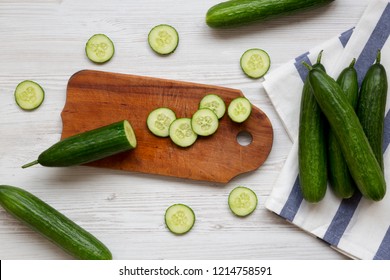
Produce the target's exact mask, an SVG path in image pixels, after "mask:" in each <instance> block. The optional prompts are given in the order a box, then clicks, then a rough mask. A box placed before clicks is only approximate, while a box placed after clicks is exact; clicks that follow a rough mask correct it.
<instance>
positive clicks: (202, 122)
mask: <svg viewBox="0 0 390 280" xmlns="http://www.w3.org/2000/svg"><path fill="white" fill-rule="evenodd" d="M251 111H252V104H251V103H250V102H249V100H248V99H247V98H245V97H241V96H240V97H237V98H235V99H233V100H232V101H231V102H230V104H229V106H228V109H227V113H228V115H229V117H230V119H231V120H232V121H234V122H236V123H242V122H244V121H246V120H247V119H248V118H249V116H250V114H251ZM225 112H226V105H225V102H224V101H223V99H222V98H221V97H220V96H219V95H217V94H206V95H205V96H204V97H203V98H202V100H201V101H200V102H199V107H198V110H197V111H196V112H195V113H194V114H193V115H192V117H191V118H186V117H180V118H177V117H176V114H175V112H174V111H173V110H172V109H170V108H167V107H159V108H156V109H154V110H153V111H151V112H150V113H149V115H148V118H147V120H146V124H147V127H148V128H149V130H150V132H151V133H153V134H154V135H156V136H158V137H168V136H169V137H170V139H171V140H172V141H173V143H175V144H176V145H178V146H179V147H183V148H186V147H190V146H191V145H192V144H194V143H195V141H196V140H197V139H198V136H204V137H205V136H210V135H212V134H214V133H215V132H216V131H217V130H218V127H219V119H221V118H222V117H223V116H224V115H225Z"/></svg>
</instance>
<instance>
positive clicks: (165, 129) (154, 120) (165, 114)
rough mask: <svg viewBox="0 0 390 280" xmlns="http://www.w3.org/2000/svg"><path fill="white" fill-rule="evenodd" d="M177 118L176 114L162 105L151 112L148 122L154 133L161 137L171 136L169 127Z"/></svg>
mask: <svg viewBox="0 0 390 280" xmlns="http://www.w3.org/2000/svg"><path fill="white" fill-rule="evenodd" d="M174 120H176V114H175V112H173V111H172V110H171V109H169V108H165V107H161V108H157V109H154V110H153V111H152V112H150V113H149V116H148V118H147V120H146V124H147V126H148V128H149V130H150V132H152V133H153V134H154V135H156V136H159V137H168V136H169V127H170V126H171V124H172V122H173V121H174Z"/></svg>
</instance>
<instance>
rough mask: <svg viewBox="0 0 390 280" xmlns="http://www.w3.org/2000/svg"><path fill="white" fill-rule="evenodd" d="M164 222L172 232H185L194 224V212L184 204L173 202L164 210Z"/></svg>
mask: <svg viewBox="0 0 390 280" xmlns="http://www.w3.org/2000/svg"><path fill="white" fill-rule="evenodd" d="M165 224H166V226H167V227H168V229H169V230H170V231H171V232H172V233H175V234H184V233H187V232H189V231H190V230H191V229H192V227H193V226H194V224H195V213H194V211H192V209H191V208H190V207H188V206H187V205H185V204H173V205H171V206H170V207H168V209H167V210H166V211H165Z"/></svg>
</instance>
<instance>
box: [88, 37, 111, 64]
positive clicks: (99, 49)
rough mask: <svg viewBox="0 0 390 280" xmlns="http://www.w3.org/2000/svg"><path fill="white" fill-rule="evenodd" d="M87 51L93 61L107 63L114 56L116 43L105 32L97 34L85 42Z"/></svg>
mask: <svg viewBox="0 0 390 280" xmlns="http://www.w3.org/2000/svg"><path fill="white" fill-rule="evenodd" d="M85 53H86V55H87V57H88V58H89V59H90V60H91V61H92V62H95V63H105V62H107V61H109V60H110V59H111V58H112V57H113V56H114V53H115V47H114V43H113V42H112V41H111V39H110V38H108V37H107V36H106V35H105V34H95V35H93V36H92V37H91V38H89V39H88V41H87V43H86V44H85Z"/></svg>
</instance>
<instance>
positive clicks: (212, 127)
mask: <svg viewBox="0 0 390 280" xmlns="http://www.w3.org/2000/svg"><path fill="white" fill-rule="evenodd" d="M191 125H192V130H193V131H194V132H195V133H196V134H198V135H200V136H209V135H211V134H213V133H214V132H216V131H217V129H218V126H219V121H218V117H217V115H216V114H215V113H214V112H213V111H212V110H210V109H207V108H204V109H199V110H198V111H196V112H195V114H194V115H193V116H192V119H191Z"/></svg>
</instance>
